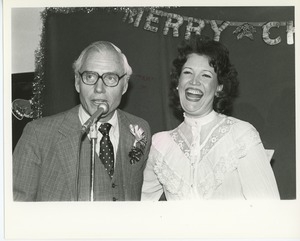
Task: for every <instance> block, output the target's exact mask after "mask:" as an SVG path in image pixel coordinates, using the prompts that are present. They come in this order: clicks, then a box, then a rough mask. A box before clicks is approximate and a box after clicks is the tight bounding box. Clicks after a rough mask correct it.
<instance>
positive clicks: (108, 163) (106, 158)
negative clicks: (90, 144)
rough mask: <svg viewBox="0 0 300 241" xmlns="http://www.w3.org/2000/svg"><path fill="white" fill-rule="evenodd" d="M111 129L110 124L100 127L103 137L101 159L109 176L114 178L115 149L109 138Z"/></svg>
mask: <svg viewBox="0 0 300 241" xmlns="http://www.w3.org/2000/svg"><path fill="white" fill-rule="evenodd" d="M110 128H111V124H109V123H104V124H101V125H100V127H99V131H100V132H101V133H102V135H103V136H102V138H101V141H100V152H99V157H100V160H101V161H102V163H103V165H104V167H105V170H106V171H107V173H108V175H109V176H110V178H112V177H113V175H114V148H113V145H112V143H111V141H110V138H109V130H110Z"/></svg>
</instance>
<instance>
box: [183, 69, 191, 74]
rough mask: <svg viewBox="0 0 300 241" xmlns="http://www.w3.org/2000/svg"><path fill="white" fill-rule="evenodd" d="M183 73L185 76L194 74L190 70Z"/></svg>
mask: <svg viewBox="0 0 300 241" xmlns="http://www.w3.org/2000/svg"><path fill="white" fill-rule="evenodd" d="M182 73H183V74H192V72H191V71H188V70H184V71H183V72H182Z"/></svg>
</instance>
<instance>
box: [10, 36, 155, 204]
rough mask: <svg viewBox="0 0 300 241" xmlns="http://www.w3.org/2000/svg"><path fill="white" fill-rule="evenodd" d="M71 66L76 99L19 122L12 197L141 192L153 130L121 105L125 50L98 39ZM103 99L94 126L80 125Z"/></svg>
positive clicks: (95, 197)
mask: <svg viewBox="0 0 300 241" xmlns="http://www.w3.org/2000/svg"><path fill="white" fill-rule="evenodd" d="M73 69H74V73H75V88H76V91H77V92H78V93H79V98H80V103H81V104H80V105H79V106H76V107H74V108H72V109H71V110H68V111H66V112H63V113H60V114H57V115H55V116H50V117H44V118H41V119H38V120H35V121H33V122H30V123H29V124H27V126H26V127H25V128H24V131H23V134H22V136H21V138H20V140H19V142H18V144H17V146H16V148H15V150H14V154H13V196H14V200H15V201H135V200H140V198H141V188H142V182H143V170H144V168H145V164H146V160H147V157H148V153H149V149H150V145H151V133H150V127H149V125H148V123H147V122H146V121H145V120H143V119H141V118H139V117H136V116H134V115H131V114H129V113H127V112H124V111H122V110H120V109H118V106H119V104H120V102H121V98H122V95H123V94H124V93H125V92H126V91H127V88H128V81H129V78H130V75H131V74H132V69H131V67H130V66H129V64H128V62H127V59H126V57H125V55H124V54H123V53H122V52H121V50H120V49H119V48H118V47H116V46H115V45H114V44H112V43H110V42H106V41H98V42H95V43H92V44H91V45H89V46H88V47H86V48H85V49H84V50H83V51H82V52H81V54H80V56H79V57H78V59H77V60H76V61H75V62H74V64H73ZM100 106H104V107H106V108H105V111H103V113H102V115H101V114H99V116H97V120H96V119H95V120H94V121H93V126H91V127H90V129H93V130H91V131H92V132H84V133H83V132H82V126H83V125H84V124H85V123H87V122H88V121H89V120H91V118H92V117H93V116H94V115H95V114H96V113H98V112H97V111H99V109H100ZM90 129H89V130H90ZM92 139H93V140H95V142H94V143H93V141H91V140H92ZM91 186H92V189H91Z"/></svg>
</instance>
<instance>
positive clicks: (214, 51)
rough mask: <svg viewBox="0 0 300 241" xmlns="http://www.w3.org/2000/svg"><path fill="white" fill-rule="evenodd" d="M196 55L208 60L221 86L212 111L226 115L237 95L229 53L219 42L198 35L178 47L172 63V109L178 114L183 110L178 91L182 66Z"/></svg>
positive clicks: (235, 75)
mask: <svg viewBox="0 0 300 241" xmlns="http://www.w3.org/2000/svg"><path fill="white" fill-rule="evenodd" d="M192 53H196V54H199V55H205V56H207V57H208V58H209V59H210V63H209V64H210V66H212V67H213V68H214V71H215V72H216V74H217V78H218V83H219V84H222V85H223V89H222V91H220V92H218V96H217V97H216V96H215V98H214V102H213V109H214V110H215V111H216V112H218V113H223V114H228V113H230V111H231V107H232V101H233V99H234V97H236V96H237V93H238V85H239V82H238V79H237V71H236V69H235V67H234V66H233V65H232V64H231V63H230V60H229V51H228V50H227V48H226V47H225V46H224V45H223V44H221V43H220V42H217V41H213V40H211V39H210V38H208V37H203V36H199V35H195V36H193V37H192V38H191V39H189V40H185V41H183V42H182V43H181V45H179V47H178V56H177V58H176V59H175V60H174V61H173V68H172V71H171V99H172V101H173V104H174V107H175V109H176V110H177V111H180V113H182V112H183V109H182V107H181V105H180V101H179V94H178V90H177V89H176V88H177V86H178V82H179V76H180V74H181V70H182V66H183V65H184V64H185V62H186V61H187V56H188V55H189V54H192Z"/></svg>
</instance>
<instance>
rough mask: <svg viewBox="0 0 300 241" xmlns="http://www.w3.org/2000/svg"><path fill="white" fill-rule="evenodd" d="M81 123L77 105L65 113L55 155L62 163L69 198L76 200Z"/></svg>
mask: <svg viewBox="0 0 300 241" xmlns="http://www.w3.org/2000/svg"><path fill="white" fill-rule="evenodd" d="M80 130H81V124H80V120H79V117H78V106H77V107H75V108H73V109H71V110H70V111H69V112H68V113H67V114H66V117H65V119H64V120H63V122H62V123H61V127H60V128H59V130H58V132H59V134H60V135H61V138H60V141H59V142H58V150H57V155H58V158H59V160H60V162H61V164H62V168H63V170H64V173H65V177H66V180H67V183H68V185H69V190H70V191H71V195H72V197H71V200H77V181H78V167H79V145H80V139H79V138H80V135H81V132H80Z"/></svg>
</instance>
